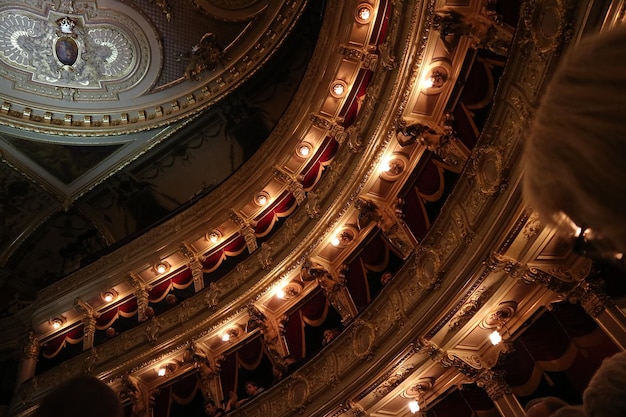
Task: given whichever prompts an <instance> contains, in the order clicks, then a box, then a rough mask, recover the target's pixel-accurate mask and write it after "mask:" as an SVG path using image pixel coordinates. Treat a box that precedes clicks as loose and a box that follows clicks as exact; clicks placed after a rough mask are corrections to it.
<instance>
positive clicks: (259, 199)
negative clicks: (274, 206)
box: [254, 191, 270, 207]
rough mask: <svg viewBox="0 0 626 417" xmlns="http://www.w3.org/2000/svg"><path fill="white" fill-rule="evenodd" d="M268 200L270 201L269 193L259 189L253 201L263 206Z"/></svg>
mask: <svg viewBox="0 0 626 417" xmlns="http://www.w3.org/2000/svg"><path fill="white" fill-rule="evenodd" d="M269 201H270V195H269V194H268V193H267V192H265V191H261V192H260V193H258V194H257V195H256V196H255V197H254V202H255V203H256V205H257V206H259V207H263V206H265V205H267V203H268V202H269Z"/></svg>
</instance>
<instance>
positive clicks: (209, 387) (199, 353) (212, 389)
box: [188, 342, 224, 404]
mask: <svg viewBox="0 0 626 417" xmlns="http://www.w3.org/2000/svg"><path fill="white" fill-rule="evenodd" d="M188 350H189V354H190V355H191V360H192V361H193V365H194V368H196V369H197V370H198V374H199V375H200V389H201V390H202V396H203V397H204V398H205V399H209V398H210V399H212V400H213V401H215V404H219V403H220V402H221V401H222V400H223V399H224V398H223V394H222V388H221V387H222V385H221V383H220V372H221V370H222V369H221V362H222V361H223V360H224V357H223V356H220V357H218V358H214V357H212V356H211V355H209V354H208V353H207V351H206V350H205V349H203V348H202V347H201V346H200V345H199V344H198V343H195V342H191V343H190V345H189V349H188Z"/></svg>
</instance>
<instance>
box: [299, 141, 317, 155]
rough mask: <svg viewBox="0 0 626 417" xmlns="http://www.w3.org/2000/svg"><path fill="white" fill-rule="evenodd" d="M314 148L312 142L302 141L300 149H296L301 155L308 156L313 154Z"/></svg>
mask: <svg viewBox="0 0 626 417" xmlns="http://www.w3.org/2000/svg"><path fill="white" fill-rule="evenodd" d="M312 150H313V147H312V146H311V144H310V143H307V142H302V143H300V145H298V149H297V150H296V153H297V154H298V156H299V157H301V158H306V157H308V156H309V155H310V154H311V151H312Z"/></svg>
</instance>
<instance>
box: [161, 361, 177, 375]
mask: <svg viewBox="0 0 626 417" xmlns="http://www.w3.org/2000/svg"><path fill="white" fill-rule="evenodd" d="M177 368H178V366H177V365H176V364H175V363H172V362H168V363H165V364H163V365H161V366H160V367H159V369H158V370H157V375H158V376H160V377H169V376H170V375H172V373H173V372H174V371H176V369H177Z"/></svg>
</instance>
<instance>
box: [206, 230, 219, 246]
mask: <svg viewBox="0 0 626 417" xmlns="http://www.w3.org/2000/svg"><path fill="white" fill-rule="evenodd" d="M221 237H222V233H221V232H220V231H219V230H217V229H213V230H211V231H210V232H209V233H207V234H206V240H208V241H209V242H211V243H217V242H218V241H219V240H220V238H221Z"/></svg>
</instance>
